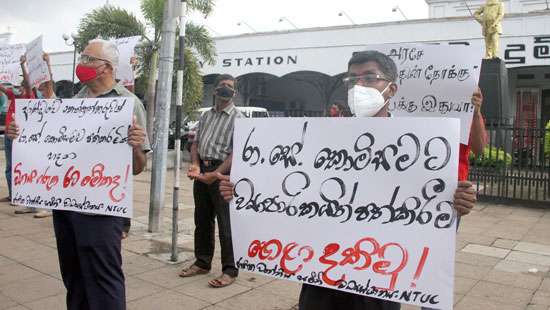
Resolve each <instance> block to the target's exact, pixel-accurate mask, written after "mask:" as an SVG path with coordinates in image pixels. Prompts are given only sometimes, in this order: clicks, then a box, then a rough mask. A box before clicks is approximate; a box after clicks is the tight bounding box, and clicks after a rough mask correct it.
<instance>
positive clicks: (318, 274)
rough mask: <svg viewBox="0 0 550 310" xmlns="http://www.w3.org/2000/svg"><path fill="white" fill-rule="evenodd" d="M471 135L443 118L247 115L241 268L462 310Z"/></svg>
mask: <svg viewBox="0 0 550 310" xmlns="http://www.w3.org/2000/svg"><path fill="white" fill-rule="evenodd" d="M275 128H276V130H277V134H276V135H274V134H273V132H274V129H275ZM434 128H437V130H434ZM459 130H460V129H459V121H458V120H457V119H442V118H439V119H438V118H290V119H245V118H240V119H237V120H236V121H235V132H234V153H233V163H232V169H231V180H232V182H233V183H234V184H235V198H234V199H233V200H232V202H231V204H230V215H231V230H232V240H233V248H234V256H235V261H236V266H237V267H238V268H239V269H241V270H245V271H249V272H254V273H258V274H262V275H268V276H272V277H275V278H279V279H286V280H290V281H296V282H300V283H303V284H309V285H317V286H323V287H328V288H332V289H336V290H341V291H344V292H349V293H354V294H359V295H363V296H369V297H373V298H381V299H386V300H391V301H395V302H399V303H409V304H414V305H419V306H426V307H429V308H436V309H451V308H452V305H453V283H454V281H453V280H454V255H455V235H456V212H455V210H454V208H453V195H454V192H455V190H456V187H457V172H458V144H459V143H458V141H459Z"/></svg>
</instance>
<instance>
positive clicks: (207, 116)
mask: <svg viewBox="0 0 550 310" xmlns="http://www.w3.org/2000/svg"><path fill="white" fill-rule="evenodd" d="M238 117H242V113H241V112H239V110H237V108H236V107H235V105H234V104H233V103H231V104H230V105H228V106H227V107H225V109H223V110H221V111H219V112H218V111H216V109H215V108H212V109H210V110H208V111H206V112H204V113H203V114H202V115H201V117H200V119H199V125H198V126H197V132H196V134H195V141H196V142H197V145H198V151H199V157H200V158H201V159H203V160H225V159H226V158H227V156H229V154H231V152H232V151H233V129H234V128H235V127H234V125H235V118H238Z"/></svg>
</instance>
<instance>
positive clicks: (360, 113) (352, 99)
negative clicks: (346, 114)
mask: <svg viewBox="0 0 550 310" xmlns="http://www.w3.org/2000/svg"><path fill="white" fill-rule="evenodd" d="M390 85H391V83H389V84H388V86H386V88H384V90H383V91H382V92H380V91H379V90H378V89H376V88H373V87H366V86H361V85H355V86H353V88H350V90H348V106H349V109H350V111H351V113H352V114H354V115H355V116H356V117H372V116H374V115H376V113H378V111H380V109H382V108H383V107H384V105H385V104H386V100H384V96H383V94H384V92H386V90H387V89H388V87H390Z"/></svg>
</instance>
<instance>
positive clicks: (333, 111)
mask: <svg viewBox="0 0 550 310" xmlns="http://www.w3.org/2000/svg"><path fill="white" fill-rule="evenodd" d="M345 112H346V108H344V106H343V105H342V104H340V103H333V104H331V105H330V106H329V108H328V110H327V115H328V116H329V117H342V116H346V115H345Z"/></svg>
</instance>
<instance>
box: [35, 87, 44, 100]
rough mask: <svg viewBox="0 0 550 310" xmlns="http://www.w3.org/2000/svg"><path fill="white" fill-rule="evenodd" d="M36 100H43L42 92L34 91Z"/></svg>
mask: <svg viewBox="0 0 550 310" xmlns="http://www.w3.org/2000/svg"><path fill="white" fill-rule="evenodd" d="M36 98H38V99H44V95H43V94H42V92H41V91H39V90H38V89H37V90H36Z"/></svg>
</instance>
